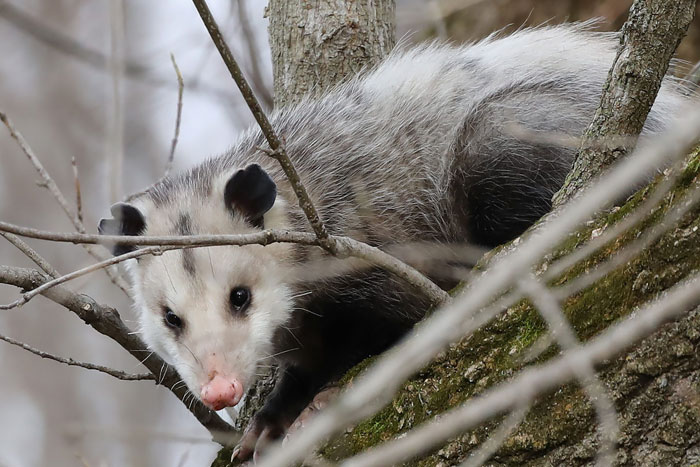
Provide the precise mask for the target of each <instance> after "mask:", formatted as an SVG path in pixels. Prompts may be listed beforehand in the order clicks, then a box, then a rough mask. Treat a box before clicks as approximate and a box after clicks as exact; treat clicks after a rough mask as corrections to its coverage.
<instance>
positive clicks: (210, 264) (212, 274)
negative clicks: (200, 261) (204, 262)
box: [207, 247, 216, 280]
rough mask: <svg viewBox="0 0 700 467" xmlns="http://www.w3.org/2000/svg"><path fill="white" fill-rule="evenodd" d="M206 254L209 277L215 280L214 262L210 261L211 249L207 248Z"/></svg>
mask: <svg viewBox="0 0 700 467" xmlns="http://www.w3.org/2000/svg"><path fill="white" fill-rule="evenodd" d="M207 254H208V255H209V266H210V267H211V276H212V277H213V278H214V280H216V274H215V273H214V262H213V261H212V260H211V247H210V248H207Z"/></svg>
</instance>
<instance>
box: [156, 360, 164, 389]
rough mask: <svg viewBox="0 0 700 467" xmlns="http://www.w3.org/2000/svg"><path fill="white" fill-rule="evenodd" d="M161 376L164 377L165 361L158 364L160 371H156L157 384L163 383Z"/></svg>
mask: <svg viewBox="0 0 700 467" xmlns="http://www.w3.org/2000/svg"><path fill="white" fill-rule="evenodd" d="M163 378H165V362H163V363H162V364H161V365H160V371H159V372H158V384H159V385H160V384H162V383H163Z"/></svg>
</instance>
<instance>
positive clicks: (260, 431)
mask: <svg viewBox="0 0 700 467" xmlns="http://www.w3.org/2000/svg"><path fill="white" fill-rule="evenodd" d="M290 424H291V423H286V422H284V421H282V420H279V419H277V420H274V419H271V418H270V417H267V416H265V415H264V414H259V415H256V416H255V417H253V420H252V421H251V422H250V423H249V424H248V427H247V428H246V429H245V432H244V433H243V437H242V438H241V441H240V442H239V443H238V446H236V448H235V449H234V450H233V454H232V455H231V460H232V461H233V460H234V459H238V460H241V461H245V460H248V459H250V458H251V457H252V458H253V461H255V462H257V458H258V457H259V456H260V454H261V453H262V452H263V451H264V450H265V447H266V446H267V445H269V444H270V443H271V442H273V441H275V440H278V439H280V438H282V436H284V434H285V433H286V431H287V429H288V428H289V425H290Z"/></svg>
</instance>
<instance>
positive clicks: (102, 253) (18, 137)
mask: <svg viewBox="0 0 700 467" xmlns="http://www.w3.org/2000/svg"><path fill="white" fill-rule="evenodd" d="M0 120H2V122H3V123H4V124H5V126H6V127H7V129H8V130H9V131H10V136H11V137H12V138H13V139H14V140H15V141H16V142H17V144H18V145H19V147H20V149H21V150H22V152H23V153H24V155H25V156H27V158H28V159H29V161H30V162H31V163H32V165H33V166H34V169H35V170H36V171H37V172H38V173H39V176H40V177H41V180H42V184H43V186H44V187H46V189H47V190H49V193H51V195H52V196H53V198H54V199H55V200H56V201H57V202H58V204H59V205H60V206H61V209H63V212H65V213H66V216H68V219H70V221H71V223H72V224H73V226H74V227H75V230H77V231H78V232H80V233H81V234H84V233H85V232H86V231H85V226H84V225H83V223H82V222H81V221H80V219H79V218H78V216H77V215H76V214H75V213H74V212H73V210H72V209H71V207H70V205H69V204H68V201H67V200H66V198H65V196H63V193H62V192H61V190H60V189H59V188H58V185H56V182H54V180H53V178H51V175H49V173H48V172H47V171H46V169H45V168H44V165H43V164H42V163H41V161H40V160H39V158H38V157H37V156H36V154H34V151H33V150H32V148H31V147H30V146H29V144H27V141H26V140H25V139H24V136H22V134H21V133H20V132H19V131H17V130H16V129H15V126H14V125H13V123H12V120H10V118H9V117H8V116H7V115H6V114H5V113H4V112H2V111H0ZM85 249H86V250H87V252H88V253H89V254H90V255H91V256H92V257H93V258H95V259H97V260H98V261H101V260H104V259H105V258H108V257H110V256H111V255H110V254H108V253H107V251H106V250H104V249H103V248H95V247H90V246H86V247H85ZM105 272H106V273H107V275H108V276H109V278H110V280H111V281H112V282H113V283H114V284H115V285H116V286H117V287H119V288H120V289H122V291H123V292H124V293H125V294H127V295H129V285H128V284H127V283H126V281H124V279H123V278H122V277H121V275H120V274H119V272H118V271H116V270H114V269H105Z"/></svg>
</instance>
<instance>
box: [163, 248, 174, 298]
mask: <svg viewBox="0 0 700 467" xmlns="http://www.w3.org/2000/svg"><path fill="white" fill-rule="evenodd" d="M160 263H161V264H162V265H163V269H165V275H166V276H168V280H169V281H170V286H171V287H172V288H173V292H177V290H176V289H175V284H174V283H173V278H172V277H170V273H169V272H168V267H167V266H166V265H165V261H163V257H162V256H161V257H160Z"/></svg>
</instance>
